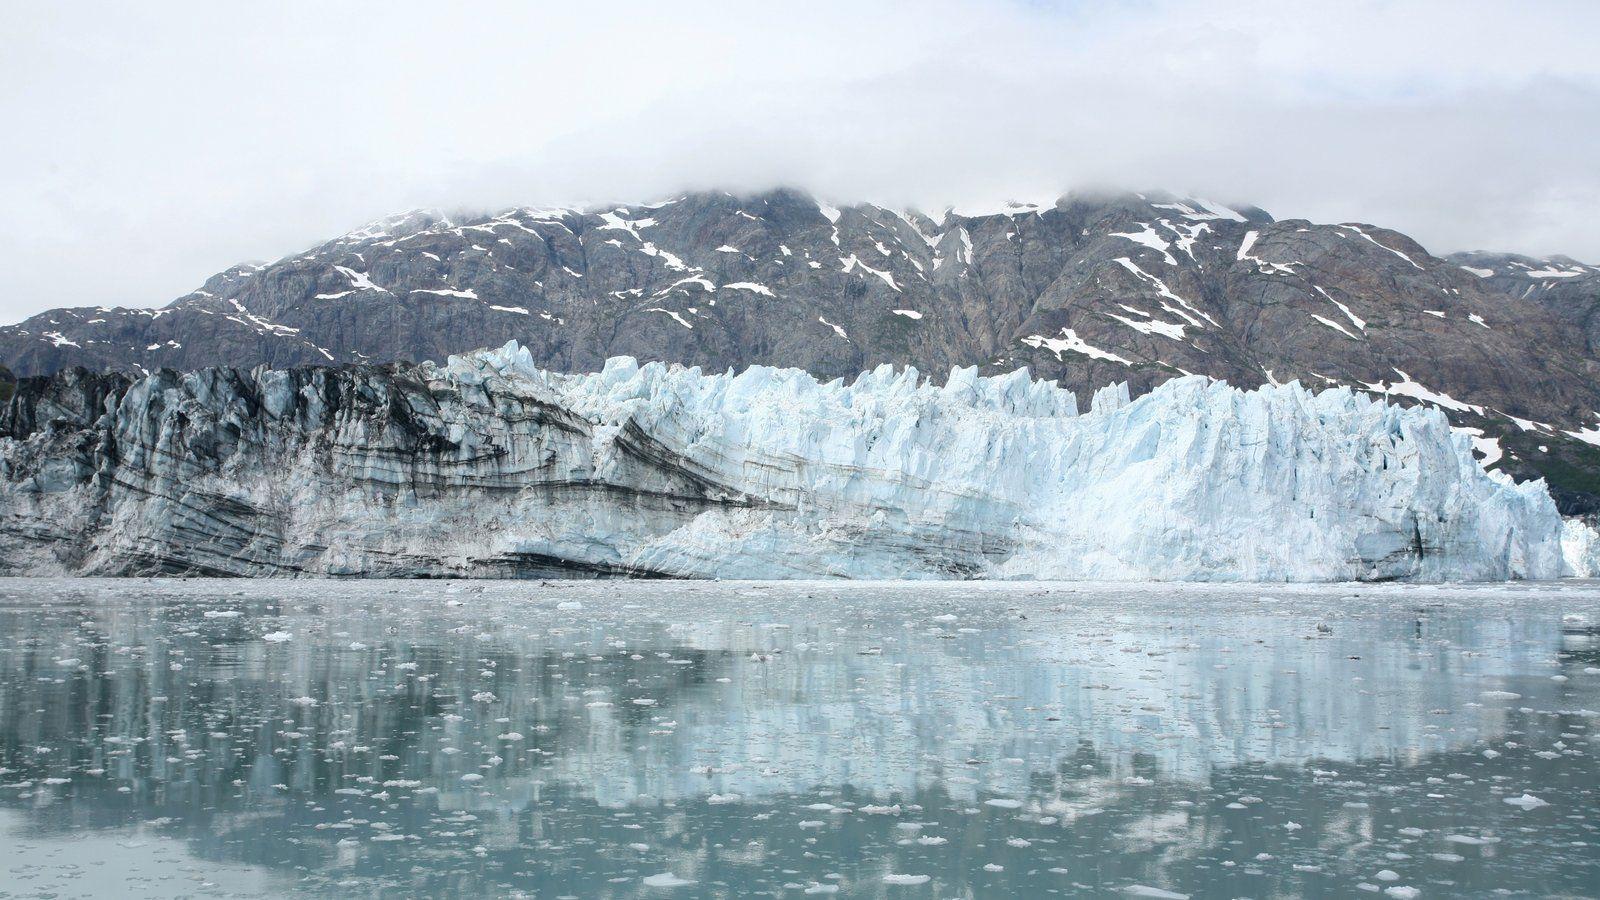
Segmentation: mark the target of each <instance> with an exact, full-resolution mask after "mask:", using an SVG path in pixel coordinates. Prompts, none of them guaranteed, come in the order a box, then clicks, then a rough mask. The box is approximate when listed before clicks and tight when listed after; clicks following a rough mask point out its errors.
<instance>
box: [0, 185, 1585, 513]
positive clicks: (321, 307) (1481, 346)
mask: <svg viewBox="0 0 1600 900" xmlns="http://www.w3.org/2000/svg"><path fill="white" fill-rule="evenodd" d="M1495 259H1497V260H1500V259H1506V260H1510V259H1511V258H1508V257H1496V258H1495ZM1474 260H1476V262H1474ZM1479 263H1483V265H1479ZM1528 265H1529V266H1530V268H1528V269H1527V270H1526V272H1525V273H1524V274H1515V273H1512V272H1510V268H1512V267H1513V266H1512V263H1511V262H1505V263H1499V262H1497V263H1495V264H1494V265H1489V264H1487V262H1486V260H1484V259H1482V258H1479V256H1477V255H1473V256H1471V257H1470V258H1453V259H1440V258H1437V257H1434V256H1432V255H1430V254H1429V253H1428V252H1427V251H1426V250H1424V249H1423V248H1422V247H1421V246H1419V245H1418V244H1417V243H1416V242H1415V241H1412V240H1411V239H1409V238H1407V237H1405V236H1404V235H1402V234H1399V233H1397V232H1394V231H1390V230H1387V229H1383V228H1378V227H1375V226H1371V225H1366V224H1358V223H1350V224H1336V225H1324V224H1314V223H1311V222H1307V221H1304V220H1298V219H1288V220H1275V219H1273V218H1272V217H1271V216H1270V215H1268V214H1267V213H1266V212H1264V211H1262V210H1259V209H1255V208H1251V207H1230V206H1225V205H1222V204H1219V203H1215V202H1212V201H1207V200H1202V199H1192V198H1180V197H1174V196H1170V195H1166V194H1109V195H1091V194H1077V195H1068V196H1066V197H1063V198H1062V199H1061V200H1060V201H1058V202H1057V203H1056V204H1055V205H1053V206H1034V205H1013V206H1009V207H1007V208H1004V209H1001V210H996V211H991V212H987V213H985V214H978V213H962V212H957V211H950V212H947V213H945V214H942V215H938V216H928V215H924V214H922V213H918V212H914V211H909V210H892V209H886V208H883V207H878V206H873V205H868V204H861V205H855V206H848V207H842V208H834V207H831V206H829V205H827V204H825V203H820V202H818V201H817V200H815V199H813V198H811V197H809V196H807V195H805V194H803V193H800V192H796V191H788V190H780V191H773V192H768V193H764V194H757V195H752V196H734V195H730V194H725V193H698V194H691V195H688V196H684V197H681V198H679V199H676V200H672V201H669V202H666V203H659V204H651V205H635V206H617V207H610V208H598V209H588V210H576V209H544V210H540V209H513V210H507V211H505V212H502V213H498V214H494V215H486V216H472V217H450V216H445V215H442V214H439V213H435V212H412V213H407V214H405V215H401V216H396V217H393V218H390V219H386V220H383V221H380V222H377V223H373V224H372V225H370V226H368V227H366V228H363V229H361V230H359V231H356V232H352V233H350V234H347V235H344V236H343V237H340V238H337V239H335V240H332V241H329V242H327V243H324V244H322V245H320V246H317V247H314V248H312V249H310V250H308V251H306V252H305V253H302V254H299V255H296V256H292V257H288V258H285V259H283V260H279V261H278V262H276V263H272V264H270V265H249V266H240V267H236V268H233V269H230V270H228V271H226V272H222V273H220V274H218V275H216V276H213V277H212V278H211V279H210V280H209V281H207V282H206V284H205V285H204V286H202V287H201V288H200V289H199V290H197V291H195V292H193V293H191V294H189V295H187V296H185V297H182V298H179V299H178V300H177V301H175V302H173V303H172V304H170V305H169V306H167V307H165V308H163V309H159V310H145V309H120V308H108V307H95V308H87V309H72V310H54V311H51V312H47V313H43V314H40V315H38V316H34V317H32V318H30V319H28V320H27V321H25V322H23V323H21V324H19V325H16V326H11V327H7V328H3V329H0V361H4V362H5V363H7V364H9V365H10V366H11V368H13V369H14V370H16V371H17V373H18V374H19V375H38V374H44V373H49V372H53V371H56V370H59V369H61V368H63V367H67V366H75V365H82V366H85V367H87V368H89V369H91V370H96V371H98V370H103V369H114V370H119V371H135V372H137V371H154V370H157V369H160V368H172V369H180V370H187V369H195V368H200V367H204V366H211V365H229V366H239V367H250V366H254V365H257V364H267V365H271V366H274V367H280V368H281V367H288V366H296V365H304V364H322V363H330V362H336V363H364V362H387V361H396V360H422V359H434V360H439V359H444V358H445V357H446V356H448V355H449V354H452V353H459V352H464V351H467V350H471V349H473V348H477V347H483V346H498V345H499V344H501V343H503V342H505V341H507V340H513V339H514V340H517V341H519V342H520V343H521V345H522V346H524V347H526V348H527V349H528V350H529V351H530V353H531V354H532V358H533V359H534V361H535V362H536V363H538V364H539V365H541V366H545V367H548V368H551V369H555V370H561V371H572V372H584V371H596V370H598V369H599V368H600V367H602V366H603V365H604V362H605V360H606V359H607V358H608V357H611V356H619V355H627V356H633V357H637V358H639V359H644V360H666V361H674V362H681V363H684V364H688V365H698V366H702V367H704V368H705V369H707V370H708V371H721V370H724V369H729V368H734V369H739V368H743V367H745V366H748V365H753V364H760V365H774V366H796V367H800V368H803V369H805V370H807V371H809V372H811V373H813V374H815V375H817V376H819V377H822V378H833V377H840V376H850V375H854V374H855V373H858V372H861V371H863V370H866V369H870V368H872V367H874V366H876V365H878V364H880V363H884V362H891V363H896V364H902V365H904V364H910V365H915V366H917V367H919V368H921V369H922V370H924V371H930V372H938V373H942V372H945V371H947V370H949V369H950V368H951V367H952V366H966V365H978V366H980V367H981V370H982V371H983V372H985V373H989V374H993V373H1000V372H1007V371H1010V370H1012V369H1015V368H1017V367H1019V366H1028V367H1029V368H1030V369H1031V370H1032V371H1033V372H1034V373H1035V374H1037V375H1039V376H1042V377H1045V378H1049V379H1056V380H1058V381H1059V382H1060V383H1061V384H1063V385H1065V386H1067V387H1069V388H1071V389H1074V390H1076V391H1078V392H1079V393H1080V394H1081V395H1082V396H1084V397H1087V396H1088V394H1089V393H1090V392H1092V391H1093V390H1094V389H1096V388H1098V387H1100V386H1103V385H1106V384H1110V383H1113V382H1124V381H1125V382H1127V383H1129V384H1130V386H1131V388H1132V390H1133V392H1134V393H1135V394H1139V393H1143V392H1146V391H1148V390H1150V389H1151V388H1153V387H1154V386H1155V385H1157V384H1160V383H1162V382H1164V381H1167V380H1169V379H1171V378H1175V377H1178V376H1181V375H1183V374H1186V373H1195V374H1203V375H1208V376H1211V377H1213V378H1219V379H1224V380H1226V381H1228V382H1229V383H1231V384H1234V385H1236V386H1240V387H1254V386H1257V385H1261V384H1264V383H1274V382H1278V383H1281V382H1287V381H1290V380H1299V381H1301V382H1302V383H1304V384H1307V385H1309V386H1313V387H1320V386H1327V385H1345V386H1349V387H1352V388H1356V389H1359V390H1363V391H1370V392H1373V393H1377V394H1380V395H1386V396H1389V397H1392V398H1396V399H1399V400H1401V401H1402V402H1407V403H1411V402H1416V403H1423V404H1426V405H1431V406H1434V407H1437V408H1439V409H1442V410H1444V411H1445V412H1446V413H1447V414H1448V415H1449V417H1450V418H1451V420H1452V422H1453V423H1454V424H1455V425H1456V426H1457V427H1459V428H1463V429H1470V430H1472V431H1473V432H1474V437H1475V439H1476V446H1477V447H1478V452H1479V455H1480V457H1481V458H1482V459H1483V461H1484V462H1485V464H1487V465H1492V466H1495V467H1497V468H1500V469H1502V470H1504V471H1506V472H1508V473H1509V474H1512V475H1514V476H1516V477H1519V478H1528V477H1533V476H1537V475H1542V476H1544V477H1546V478H1547V479H1548V480H1549V482H1550V485H1551V489H1552V493H1553V494H1554V496H1555V497H1556V499H1557V502H1558V503H1559V504H1560V505H1561V507H1562V509H1563V511H1565V512H1568V513H1595V512H1600V424H1597V423H1600V378H1597V376H1600V361H1597V357H1596V354H1595V352H1594V331H1593V327H1592V326H1593V324H1594V322H1595V316H1594V315H1593V310H1594V308H1595V305H1596V304H1595V303H1593V302H1592V300H1593V296H1594V293H1593V290H1592V286H1593V283H1594V282H1593V280H1592V279H1591V277H1590V275H1591V274H1592V273H1593V272H1594V270H1593V268H1592V267H1582V266H1578V265H1577V264H1570V268H1572V269H1582V270H1583V271H1584V272H1585V273H1586V274H1584V275H1576V274H1575V275H1571V276H1565V275H1559V274H1555V275H1552V274H1547V273H1543V272H1542V270H1541V268H1540V267H1541V266H1545V265H1554V264H1553V263H1548V261H1530V262H1529V263H1528ZM1561 265H1563V266H1568V265H1569V264H1568V263H1562V264H1561ZM1491 270H1492V272H1493V274H1491V275H1487V276H1486V275H1484V274H1483V272H1484V271H1491ZM1563 271H1565V270H1563ZM1586 285H1587V286H1588V287H1585V286H1586ZM1530 286H1533V287H1532V288H1531V290H1530V289H1529V287H1530ZM1585 291H1588V293H1585ZM1586 297H1587V298H1589V299H1588V300H1585V299H1584V298H1586Z"/></svg>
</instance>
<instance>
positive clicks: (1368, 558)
mask: <svg viewBox="0 0 1600 900" xmlns="http://www.w3.org/2000/svg"><path fill="white" fill-rule="evenodd" d="M105 407H106V408H105V410H104V412H103V414H102V415H100V416H99V417H98V418H97V419H95V421H94V422H92V423H90V424H87V425H85V426H84V430H86V431H90V432H94V433H97V434H98V435H99V436H100V443H101V444H102V445H113V446H115V448H116V451H115V453H114V454H108V455H104V456H96V455H95V453H96V452H98V451H86V450H84V449H83V448H84V447H86V446H89V445H90V444H92V443H93V442H92V441H88V440H85V439H83V436H82V435H79V436H78V437H76V438H73V437H72V436H71V435H63V434H61V433H54V434H47V433H43V432H41V433H38V434H33V435H31V436H27V437H23V438H16V439H6V440H0V468H3V474H4V476H5V481H4V483H3V484H0V504H3V506H4V509H5V512H6V515H7V516H9V517H10V518H11V519H12V520H13V523H15V522H16V521H17V520H24V521H26V522H27V523H28V527H27V528H17V527H13V528H11V529H8V530H7V532H6V535H7V536H5V537H4V538H0V543H4V544H5V546H0V551H5V556H6V558H9V559H11V560H12V566H13V571H17V570H19V569H20V570H24V571H37V572H97V573H119V574H131V573H150V572H173V571H195V572H212V573H227V574H255V575H273V574H347V575H419V574H425V575H467V576H472V575H486V576H504V575H533V574H538V575H544V574H559V573H563V572H567V573H589V574H653V575H668V576H683V577H723V578H809V577H819V578H825V577H850V578H956V577H989V578H1038V579H1056V578H1063V579H1065V578H1074V579H1076V578H1089V579H1161V580H1262V581H1275V580H1303V581H1324V580H1347V579H1389V578H1405V579H1416V580H1499V579H1506V578H1554V577H1559V576H1561V575H1563V574H1570V573H1571V572H1572V569H1571V567H1570V566H1568V565H1567V564H1566V563H1565V562H1564V561H1563V550H1562V548H1563V529H1564V525H1563V522H1562V520H1561V517H1560V516H1559V515H1558V513H1557V511H1556V509H1555V506H1554V504H1553V502H1552V501H1551V499H1550V497H1549V495H1548V492H1547V491H1546V490H1545V488H1544V486H1543V484H1542V483H1540V482H1529V483H1523V484H1515V483H1512V482H1511V481H1510V480H1509V479H1508V478H1506V477H1504V476H1500V475H1496V474H1490V473H1485V472H1484V471H1483V469H1482V468H1481V467H1480V466H1479V464H1478V463H1477V462H1476V461H1475V460H1474V459H1473V457H1472V454H1471V451H1470V447H1469V443H1468V439H1467V438H1466V437H1465V436H1463V435H1459V434H1455V433H1453V432H1452V431H1451V429H1450V426H1449V423H1448V421H1447V420H1446V419H1445V418H1444V416H1443V415H1442V414H1441V413H1439V412H1438V411H1437V410H1432V409H1427V408H1418V407H1413V408H1402V407H1398V406H1392V405H1388V404H1386V403H1384V402H1383V401H1381V400H1377V399H1373V398H1369V397H1368V396H1366V395H1364V394H1359V393H1355V392H1352V391H1350V390H1348V389H1345V388H1333V389H1328V390H1323V391H1320V392H1316V393H1313V392H1311V391H1308V390H1306V389H1305V388H1303V387H1301V386H1300V385H1298V384H1287V385H1279V386H1267V387H1262V388H1259V389H1255V390H1248V391H1247V390H1240V389H1236V388H1233V387H1230V386H1229V385H1227V384H1224V383H1220V382H1215V381H1211V380H1208V379H1206V378H1203V377H1198V376H1192V377H1185V378H1179V379H1175V380H1172V381H1169V382H1167V383H1165V384H1163V385H1161V386H1159V387H1157V388H1156V389H1155V390H1153V391H1152V392H1150V393H1148V394H1146V395H1144V396H1141V397H1139V398H1137V399H1131V400H1130V398H1129V396H1128V391H1127V388H1126V387H1125V386H1121V385H1118V386H1112V387H1108V388H1104V389H1102V390H1100V391H1099V392H1097V393H1096V394H1095V395H1094V398H1093V400H1092V403H1091V404H1090V408H1089V409H1088V410H1087V411H1085V412H1082V413H1080V412H1079V410H1078V408H1077V403H1076V400H1075V397H1074V395H1073V394H1072V392H1070V391H1067V390H1064V389H1062V388H1059V387H1057V386H1056V385H1055V384H1054V383H1053V382H1044V381H1036V380H1033V379H1031V378H1030V377H1029V375H1028V373H1027V372H1026V370H1019V371H1017V372H1013V373H1010V374H1006V375H998V376H992V377H980V376H979V375H978V372H977V370H976V369H955V370H953V371H952V372H951V373H950V374H949V377H948V378H946V379H945V380H944V381H943V383H942V384H940V383H935V382H934V381H933V380H931V379H928V378H926V377H924V376H923V375H921V374H920V373H918V372H916V371H915V370H914V369H900V370H897V369H894V368H892V367H889V366H881V367H879V368H877V369H875V370H873V371H870V372H866V373H864V374H862V375H860V376H859V377H857V378H856V379H854V380H853V381H850V382H845V381H842V380H836V381H831V382H819V381H818V380H816V379H815V378H813V377H812V376H810V375H808V374H806V373H805V372H803V371H800V370H793V369H775V368H766V367H753V368H750V369H748V370H746V371H743V372H740V373H737V374H734V373H726V374H709V375H708V374H705V373H702V372H701V371H699V370H698V369H693V368H684V367H680V366H669V365H663V364H659V363H651V364H648V365H642V366H641V365H639V364H638V363H636V362H635V361H634V360H632V359H627V358H617V359H612V360H610V361H609V362H608V363H607V364H606V366H605V368H604V370H603V371H601V372H597V373H591V374H580V375H569V374H560V373H553V372H547V371H543V370H541V369H538V368H537V367H535V366H534V365H533V364H532V361H531V358H530V357H529V355H528V354H527V352H526V351H525V350H523V349H521V348H520V347H518V346H517V345H516V344H515V342H512V343H508V344H507V345H506V346H504V347H502V348H499V349H497V350H491V351H479V352H477V353H473V354H465V355H461V356H454V357H451V358H450V359H449V360H448V361H447V363H446V364H444V365H435V364H432V363H424V364H421V365H419V366H411V367H395V368H390V369H380V368H375V367H350V368H343V369H339V368H326V369H296V370H287V371H274V370H265V369H262V370H257V371H255V372H251V373H240V372H236V371H234V370H215V369H212V370H202V371H201V372H196V373H188V374H185V375H177V374H174V373H158V374H157V375H152V376H150V377H148V378H145V379H142V380H140V381H137V382H134V383H133V384H132V385H131V386H130V387H129V388H128V389H127V390H126V391H125V392H122V393H121V394H119V395H117V396H113V397H108V398H107V400H106V403H105ZM68 447H71V448H76V449H72V450H70V451H69V450H68V449H66V448H68ZM196 448H201V449H202V450H203V451H204V452H199V451H197V450H196ZM71 454H77V455H76V456H72V455H71ZM85 454H87V456H86V455H85ZM55 457H62V458H64V460H65V461H63V459H54V461H52V460H53V458H55ZM69 463H70V464H69ZM1567 543H1568V544H1569V546H1570V545H1571V544H1572V538H1571V536H1570V535H1568V540H1567Z"/></svg>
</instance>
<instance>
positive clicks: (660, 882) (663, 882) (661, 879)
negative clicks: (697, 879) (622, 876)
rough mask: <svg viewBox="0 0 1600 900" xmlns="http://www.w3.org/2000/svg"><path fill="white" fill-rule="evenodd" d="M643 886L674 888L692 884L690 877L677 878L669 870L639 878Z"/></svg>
mask: <svg viewBox="0 0 1600 900" xmlns="http://www.w3.org/2000/svg"><path fill="white" fill-rule="evenodd" d="M639 881H640V882H641V883H642V884H644V886H645V887H657V888H675V887H685V886H687V885H691V884H694V880H693V879H690V878H679V877H678V876H676V875H674V874H672V873H671V872H660V873H657V874H655V875H646V876H645V877H643V878H641V879H639Z"/></svg>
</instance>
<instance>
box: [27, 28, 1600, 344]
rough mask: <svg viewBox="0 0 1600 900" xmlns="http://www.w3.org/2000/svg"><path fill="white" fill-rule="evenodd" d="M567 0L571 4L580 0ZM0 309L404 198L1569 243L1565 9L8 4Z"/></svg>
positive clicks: (56, 300) (104, 285)
mask: <svg viewBox="0 0 1600 900" xmlns="http://www.w3.org/2000/svg"><path fill="white" fill-rule="evenodd" d="M584 7H600V8H584ZM10 18H11V19H12V20H13V21H12V22H10V23H8V29H7V31H6V34H5V36H3V37H0V78H3V79H4V83H5V85H6V87H7V90H6V91H5V92H4V93H3V94H0V114H3V116H4V121H5V122H6V123H8V130H10V131H11V137H10V139H9V140H8V141H6V142H5V143H4V144H3V145H0V196H3V197H4V198H5V199H6V201H7V203H6V207H7V208H6V216H5V219H4V220H3V221H4V224H3V225H0V240H3V241H4V244H5V246H6V247H7V248H8V250H9V257H10V264H9V265H7V266H5V267H3V270H0V318H4V319H8V320H15V319H17V318H20V317H22V316H24V315H26V314H29V313H32V312H36V311H38V310H41V309H44V308H47V307H50V306H58V305H81V304H91V303H115V304H125V305H142V306H148V305H158V304H161V303H165V302H166V301H168V300H169V299H171V298H172V297H174V296H177V295H179V294H182V293H184V292H186V291H188V290H189V289H191V288H193V287H194V286H196V285H198V284H199V282H200V281H202V280H203V279H204V278H205V277H206V276H207V275H208V274H210V273H211V272H214V271H216V270H218V269H221V268H223V267H225V266H227V265H229V264H231V263H233V262H235V261H238V260H240V259H247V258H273V257H277V256H280V255H284V254H287V253H291V252H294V251H296V250H298V249H300V248H302V247H305V246H308V245H310V244H312V243H315V242H316V241H318V240H320V239H323V238H326V237H329V236H332V235H334V234H338V233H342V232H344V231H347V230H349V229H351V228H353V227H355V226H356V225H359V224H360V223H362V222H364V221H367V220H370V219H373V218H376V217H378V216H381V215H384V214H387V213H390V212H394V211H397V210H400V209H405V208H410V207H414V206H442V207H446V208H497V207H504V206H510V205H519V204H546V203H552V202H564V201H583V200H610V199H616V200H638V199H645V198H651V197H658V196H662V195H665V194H668V193H671V192H673V191H676V190H680V189H685V188H695V187H725V188H729V189H735V190H739V189H760V188H765V187H770V186H773V185H777V184H786V185H796V186H801V187H805V188H808V189H811V190H813V191H816V192H818V193H821V194H823V195H826V196H829V197H832V198H834V199H838V200H856V199H869V200H874V201H877V202H885V203H898V204H907V205H920V206H923V207H929V208H937V207H942V206H943V205H945V204H947V203H957V204H977V203H992V202H994V201H997V200H1004V199H1014V198H1028V199H1038V198H1040V197H1043V196H1054V195H1055V194H1058V193H1060V192H1061V191H1062V190H1065V189H1068V188H1072V187H1107V186H1121V187H1128V188H1135V189H1137V188H1153V187H1161V188H1170V189H1173V190H1179V191H1195V192H1199V193H1204V194H1207V195H1212V196H1218V197H1224V198H1228V199H1232V200H1235V201H1240V202H1252V203H1256V204H1259V205H1261V206H1263V207H1265V208H1267V209H1268V210H1270V211H1272V212H1273V213H1274V214H1276V215H1278V216H1280V217H1305V218H1311V219H1314V220H1319V221H1349V220H1362V221H1370V222H1375V223H1378V224H1382V225H1386V226H1389V227H1394V228H1398V229H1400V230H1403V231H1406V232H1408V233H1410V234H1412V235H1413V236H1415V237H1417V238H1418V239H1420V240H1421V241H1423V243H1424V244H1426V245H1427V246H1428V247H1429V248H1430V249H1432V250H1435V251H1436V252H1445V251H1450V250H1456V249H1466V248H1494V249H1509V250H1518V251H1524V252H1533V253H1540V254H1544V253H1558V252H1560V253H1569V254H1571V255H1574V256H1577V257H1579V258H1587V259H1590V260H1595V261H1600V229H1596V228H1595V227H1594V226H1593V222H1592V217H1593V210H1594V209H1595V208H1597V206H1600V167H1596V166H1594V165H1593V157H1594V155H1595V151H1596V149H1597V148H1600V54H1595V53H1594V52H1593V46H1592V41H1593V37H1594V35H1596V34H1600V5H1596V4H1593V3H1590V2H1586V0H1585V2H1531V3H1522V4H1516V5H1513V4H1504V3H1499V2H1482V0H1438V2H1434V0H1417V2H1400V0H1389V2H1378V0H1347V2H1343V3H1339V4H1324V3H1291V2H1271V3H1268V2H1247V0H1211V2H1208V3H1205V4H1187V3H1184V4H1180V3H1169V2H1151V0H1147V2H1139V3H1127V4H1110V3H1099V2H1095V3H1087V2H1084V3H1065V2H1063V3H1038V2H1035V3H1017V2H999V0H983V2H980V0H923V2H917V3H901V2H890V3H877V4H866V3H860V2H851V3H846V2H832V0H819V2H813V3H807V4H781V5H779V4H766V3H751V4H719V3H708V2H688V3H676V4H663V3H632V2H613V3H608V4H560V5H556V4H551V5H544V4H528V3H520V2H519V3H504V4H498V5H497V4H487V3H486V4H474V5H472V6H469V7H464V8H462V7H455V6H451V5H448V4H437V3H421V2H386V3H381V4H379V3H374V4H313V3H300V4H296V3H289V4H271V5H263V4H257V5H251V6H243V5H231V4H227V5H225V4H209V3H167V4H123V5H119V6H111V7H97V8H90V7H88V6H81V5H76V4H35V5H33V6H31V7H22V8H19V9H17V10H13V11H12V15H11V17H10Z"/></svg>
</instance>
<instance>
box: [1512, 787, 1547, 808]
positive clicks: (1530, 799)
mask: <svg viewBox="0 0 1600 900" xmlns="http://www.w3.org/2000/svg"><path fill="white" fill-rule="evenodd" d="M1504 801H1505V802H1506V803H1509V804H1510V805H1512V806H1515V807H1519V808H1521V809H1522V810H1523V811H1527V810H1533V809H1538V808H1539V807H1541V806H1549V805H1550V803H1549V802H1548V801H1545V800H1541V799H1539V798H1538V797H1535V796H1534V795H1532V794H1529V793H1526V792H1524V793H1523V795H1522V796H1521V797H1506V798H1504Z"/></svg>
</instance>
